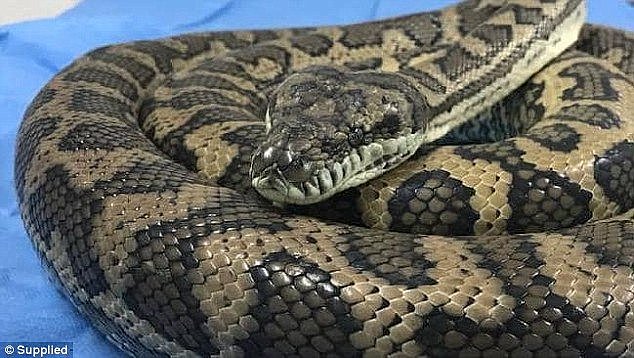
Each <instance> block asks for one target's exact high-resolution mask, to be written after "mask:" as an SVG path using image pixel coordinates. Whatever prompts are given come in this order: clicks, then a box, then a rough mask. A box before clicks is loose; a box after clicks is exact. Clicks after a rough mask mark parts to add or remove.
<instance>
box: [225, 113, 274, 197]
mask: <svg viewBox="0 0 634 358" xmlns="http://www.w3.org/2000/svg"><path fill="white" fill-rule="evenodd" d="M265 135H266V128H265V126H264V125H263V124H253V125H247V126H244V127H240V128H238V129H236V130H234V131H232V132H229V133H224V134H223V135H222V136H221V139H222V140H223V141H225V142H227V143H229V144H230V145H237V146H238V154H237V155H236V156H235V157H233V158H232V159H231V162H230V163H229V165H227V167H226V168H225V170H224V173H223V174H222V175H221V176H220V177H219V178H218V184H220V185H222V186H224V187H227V188H231V189H235V190H238V191H240V192H243V193H255V191H254V189H253V187H252V186H251V175H250V174H249V170H250V168H251V157H252V155H253V152H254V151H255V149H256V148H257V145H258V143H262V142H264V138H265Z"/></svg>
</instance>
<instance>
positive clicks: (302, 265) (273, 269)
mask: <svg viewBox="0 0 634 358" xmlns="http://www.w3.org/2000/svg"><path fill="white" fill-rule="evenodd" d="M249 273H250V274H251V277H252V278H253V281H254V283H255V288H256V289H257V293H258V304H257V305H255V306H253V307H251V309H250V311H249V315H251V317H253V318H254V319H255V320H257V322H258V323H259V329H258V330H257V331H255V332H250V334H249V338H248V339H245V340H238V341H237V342H236V343H237V345H238V346H240V347H241V348H242V349H243V350H244V352H245V354H246V356H248V357H251V356H258V355H261V354H262V352H266V353H267V354H268V355H273V356H277V355H283V354H282V352H281V351H279V350H278V347H280V346H285V347H291V348H290V349H292V350H293V351H294V352H295V353H296V354H298V353H299V354H301V352H303V350H309V351H311V350H312V351H314V349H315V348H317V349H319V350H320V351H322V353H324V354H328V353H330V354H336V355H338V356H348V357H357V356H360V355H361V352H360V351H358V350H357V349H355V348H354V347H353V346H352V345H351V344H350V342H349V341H348V339H347V337H348V336H349V335H350V334H352V333H354V332H357V331H360V330H361V329H362V328H363V322H360V321H358V320H357V319H355V318H354V317H353V316H352V315H351V314H350V311H351V308H350V305H349V304H348V303H346V302H345V301H344V300H342V299H341V298H340V293H341V291H340V290H341V287H339V286H337V285H336V284H335V283H334V282H332V278H331V276H330V274H329V273H328V272H327V271H324V270H322V269H321V268H319V266H318V265H316V264H314V263H312V262H309V261H306V260H305V259H303V258H301V257H296V256H293V255H290V254H289V253H288V252H286V251H282V252H277V253H272V254H269V255H267V256H266V257H265V258H264V259H263V260H262V261H261V263H259V264H258V265H255V266H252V267H251V268H249ZM280 298H281V300H282V302H283V303H282V304H280V303H279V301H280ZM311 318H312V319H311ZM314 323H317V324H314ZM301 327H304V329H302V328H301ZM307 327H312V329H307ZM270 332H285V333H286V334H288V333H290V332H296V333H298V334H300V335H301V336H303V337H304V338H305V341H304V342H305V343H304V344H299V345H294V344H292V343H291V342H292V341H289V339H288V338H287V337H288V336H287V335H286V334H282V335H279V336H277V337H275V336H272V335H271V334H270ZM315 336H321V337H322V338H325V339H327V340H328V341H329V342H328V343H329V346H320V345H317V346H315V347H313V346H312V344H311V338H313V337H315ZM317 342H318V341H317ZM315 353H316V352H315Z"/></svg>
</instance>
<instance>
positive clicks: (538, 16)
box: [508, 4, 544, 25]
mask: <svg viewBox="0 0 634 358" xmlns="http://www.w3.org/2000/svg"><path fill="white" fill-rule="evenodd" d="M508 8H509V10H508V11H512V12H513V15H514V16H515V22H517V23H518V24H520V25H539V24H540V23H541V22H543V21H544V12H543V10H542V9H540V8H530V7H526V6H520V5H516V4H513V5H510V6H509V7H508Z"/></svg>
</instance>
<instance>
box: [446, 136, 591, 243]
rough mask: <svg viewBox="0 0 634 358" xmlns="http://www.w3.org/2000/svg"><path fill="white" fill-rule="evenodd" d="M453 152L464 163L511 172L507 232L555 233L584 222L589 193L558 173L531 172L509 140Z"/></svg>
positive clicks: (587, 212) (531, 169)
mask: <svg viewBox="0 0 634 358" xmlns="http://www.w3.org/2000/svg"><path fill="white" fill-rule="evenodd" d="M455 153H456V154H457V155H459V156H461V157H462V158H465V159H467V160H475V159H484V160H487V161H489V162H496V163H499V165H500V166H501V167H502V169H504V170H506V171H507V172H509V173H511V174H512V176H513V180H512V183H511V191H510V193H509V195H508V198H509V205H510V206H511V209H512V213H511V216H510V218H509V219H508V223H507V230H508V232H510V233H518V232H526V231H543V230H555V229H559V228H563V227H570V226H574V225H579V224H581V223H584V222H586V221H587V220H589V219H590V218H591V217H592V213H591V211H590V209H589V208H588V204H589V202H590V199H591V198H592V193H590V192H588V191H586V190H584V189H582V188H581V187H580V186H579V184H577V183H574V182H572V181H570V179H569V178H567V177H564V176H561V175H560V174H559V173H557V172H555V171H552V170H548V171H543V170H538V169H535V165H534V164H532V163H528V162H525V161H523V160H522V159H521V158H522V155H524V154H525V152H524V151H522V150H520V149H518V148H517V147H516V146H515V143H514V140H513V139H509V140H505V141H502V142H498V143H490V144H480V145H469V146H463V147H457V148H456V149H455Z"/></svg>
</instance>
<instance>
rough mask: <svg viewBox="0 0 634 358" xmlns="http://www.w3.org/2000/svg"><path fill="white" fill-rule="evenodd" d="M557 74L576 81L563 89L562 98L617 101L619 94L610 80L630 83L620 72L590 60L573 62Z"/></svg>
mask: <svg viewBox="0 0 634 358" xmlns="http://www.w3.org/2000/svg"><path fill="white" fill-rule="evenodd" d="M559 75H560V76H562V77H567V78H573V79H574V80H575V81H576V84H575V86H574V87H572V88H568V89H566V90H564V92H563V94H562V99H564V100H572V101H575V100H582V99H592V100H603V101H618V100H619V94H618V92H617V91H616V90H615V89H614V88H613V87H612V84H611V83H610V80H612V79H620V80H623V81H628V82H630V83H631V81H630V80H628V79H627V78H625V77H623V76H622V75H621V74H618V73H613V72H610V71H608V70H607V69H605V67H603V66H600V65H598V64H596V63H592V62H585V63H575V64H574V65H571V66H570V67H567V68H566V69H564V70H562V71H561V72H559Z"/></svg>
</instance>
